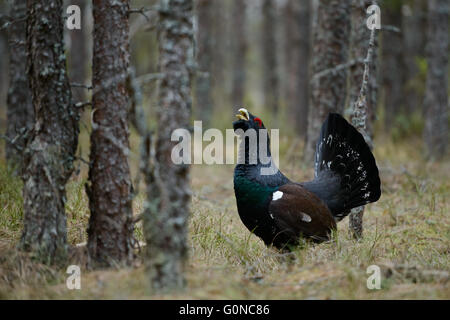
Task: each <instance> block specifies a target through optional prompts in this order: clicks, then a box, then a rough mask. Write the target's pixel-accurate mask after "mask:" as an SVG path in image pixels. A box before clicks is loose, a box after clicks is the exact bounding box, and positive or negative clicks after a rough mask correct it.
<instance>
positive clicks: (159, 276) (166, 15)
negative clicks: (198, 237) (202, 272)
mask: <svg viewBox="0 0 450 320" xmlns="http://www.w3.org/2000/svg"><path fill="white" fill-rule="evenodd" d="M160 6H161V9H160V11H159V19H160V21H159V27H158V40H159V44H160V51H159V69H160V72H161V73H162V74H163V75H164V77H163V79H162V81H161V84H160V90H159V110H158V124H159V125H158V138H157V141H156V146H155V149H156V157H155V161H156V164H157V168H156V170H155V172H154V179H153V180H154V181H155V183H152V182H150V183H149V185H148V188H147V194H148V205H147V208H146V212H145V218H144V232H145V235H146V240H147V252H146V255H147V270H148V272H149V278H150V284H151V287H152V288H153V289H156V290H163V291H166V290H173V289H177V288H180V287H183V286H184V284H185V280H184V268H185V264H186V261H187V256H188V247H187V233H188V218H189V204H190V201H191V191H190V180H189V171H190V170H189V169H190V168H189V165H183V164H182V165H176V164H174V163H173V161H172V159H171V153H172V149H173V147H174V146H175V145H176V144H178V141H171V136H172V132H173V131H174V130H175V129H178V128H188V127H189V119H190V114H191V97H190V72H189V69H190V68H189V64H190V63H191V60H192V57H191V54H192V45H193V29H192V14H193V12H192V11H193V8H192V7H193V4H192V0H161V2H160ZM148 180H149V179H148ZM150 180H151V179H150Z"/></svg>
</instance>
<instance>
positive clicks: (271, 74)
mask: <svg viewBox="0 0 450 320" xmlns="http://www.w3.org/2000/svg"><path fill="white" fill-rule="evenodd" d="M262 16H263V26H262V37H261V40H262V53H263V63H262V69H263V93H264V107H265V108H266V109H267V110H269V111H270V112H272V114H273V116H274V117H275V118H276V117H277V116H278V99H279V92H278V90H279V84H278V82H279V81H278V72H277V49H276V48H277V37H276V21H277V19H276V12H275V3H274V0H264V2H263V6H262Z"/></svg>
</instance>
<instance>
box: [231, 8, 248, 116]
mask: <svg viewBox="0 0 450 320" xmlns="http://www.w3.org/2000/svg"><path fill="white" fill-rule="evenodd" d="M246 6H247V4H246V1H245V0H234V1H233V8H232V19H233V21H232V26H231V37H232V39H231V43H232V49H233V53H232V54H233V67H232V72H233V76H232V84H231V85H232V92H231V95H232V101H233V108H236V107H241V106H242V104H243V102H244V94H245V88H246V84H245V83H246V70H245V68H246V54H247V38H246V34H247V33H246V24H247V23H246V19H245V16H246V14H245V12H246Z"/></svg>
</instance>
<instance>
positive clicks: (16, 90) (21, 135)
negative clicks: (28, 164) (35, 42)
mask: <svg viewBox="0 0 450 320" xmlns="http://www.w3.org/2000/svg"><path fill="white" fill-rule="evenodd" d="M26 13H27V1H26V0H15V1H14V2H13V3H12V7H11V19H13V20H17V22H15V23H13V24H11V25H10V29H9V57H10V60H9V78H10V82H9V91H8V97H7V105H8V109H7V130H6V136H7V137H8V141H7V143H6V159H7V160H8V162H9V163H10V164H12V165H14V166H16V168H17V170H18V172H21V171H22V169H23V152H24V149H25V145H26V140H27V139H26V137H27V136H28V135H29V132H30V130H31V129H32V127H33V125H34V110H33V103H32V98H31V97H32V94H31V90H30V84H29V81H28V77H27V68H26V66H27V49H26V45H27V44H26V32H27V23H26V21H25V20H24V17H25V16H26Z"/></svg>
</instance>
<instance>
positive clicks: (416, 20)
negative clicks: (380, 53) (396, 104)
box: [402, 0, 427, 113]
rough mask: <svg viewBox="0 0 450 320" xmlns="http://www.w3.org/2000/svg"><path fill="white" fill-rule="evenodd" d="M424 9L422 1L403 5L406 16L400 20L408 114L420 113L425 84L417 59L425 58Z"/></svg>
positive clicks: (424, 4) (417, 0) (414, 0)
mask: <svg viewBox="0 0 450 320" xmlns="http://www.w3.org/2000/svg"><path fill="white" fill-rule="evenodd" d="M426 7H427V3H426V1H423V0H413V1H410V3H409V4H405V8H407V10H404V11H406V14H404V15H403V19H402V24H403V25H402V32H403V59H404V62H405V64H404V65H405V79H406V82H405V88H404V99H405V109H406V112H408V113H413V112H417V111H420V112H421V111H422V105H423V99H424V92H425V90H424V87H425V83H424V82H423V81H421V77H420V69H419V66H418V58H420V57H424V56H425V50H424V49H425V45H426V29H427V28H426V11H427V10H426Z"/></svg>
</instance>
